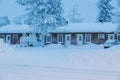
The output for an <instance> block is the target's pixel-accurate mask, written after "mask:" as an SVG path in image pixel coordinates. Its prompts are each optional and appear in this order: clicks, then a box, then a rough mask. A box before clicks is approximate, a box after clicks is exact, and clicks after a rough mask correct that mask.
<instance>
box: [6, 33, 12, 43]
mask: <svg viewBox="0 0 120 80" xmlns="http://www.w3.org/2000/svg"><path fill="white" fill-rule="evenodd" d="M6 43H7V44H11V35H6Z"/></svg>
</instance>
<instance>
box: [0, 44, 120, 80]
mask: <svg viewBox="0 0 120 80" xmlns="http://www.w3.org/2000/svg"><path fill="white" fill-rule="evenodd" d="M12 48H13V50H14V51H13V50H9V52H0V80H120V46H115V47H111V48H109V49H103V45H94V44H90V45H84V46H69V47H64V46H62V45H55V44H52V45H48V46H46V47H45V48H41V47H34V48H33V47H26V48H24V47H22V48H21V47H16V46H12Z"/></svg>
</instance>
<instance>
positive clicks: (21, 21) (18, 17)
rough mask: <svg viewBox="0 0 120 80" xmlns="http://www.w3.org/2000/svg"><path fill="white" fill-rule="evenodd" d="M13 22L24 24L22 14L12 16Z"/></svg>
mask: <svg viewBox="0 0 120 80" xmlns="http://www.w3.org/2000/svg"><path fill="white" fill-rule="evenodd" d="M13 22H14V23H15V24H24V15H20V16H17V17H15V18H14V20H13Z"/></svg>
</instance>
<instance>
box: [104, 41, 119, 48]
mask: <svg viewBox="0 0 120 80" xmlns="http://www.w3.org/2000/svg"><path fill="white" fill-rule="evenodd" d="M119 44H120V41H119V40H107V41H105V42H104V48H109V47H112V46H114V45H119Z"/></svg>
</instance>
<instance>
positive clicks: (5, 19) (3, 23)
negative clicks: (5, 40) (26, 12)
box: [0, 16, 10, 27]
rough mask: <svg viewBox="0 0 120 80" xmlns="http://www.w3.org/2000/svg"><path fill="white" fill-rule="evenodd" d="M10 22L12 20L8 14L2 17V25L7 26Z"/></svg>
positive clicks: (0, 24) (0, 23)
mask: <svg viewBox="0 0 120 80" xmlns="http://www.w3.org/2000/svg"><path fill="white" fill-rule="evenodd" d="M9 24H10V20H9V19H8V17H7V16H2V17H0V27H2V26H6V25H9Z"/></svg>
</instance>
